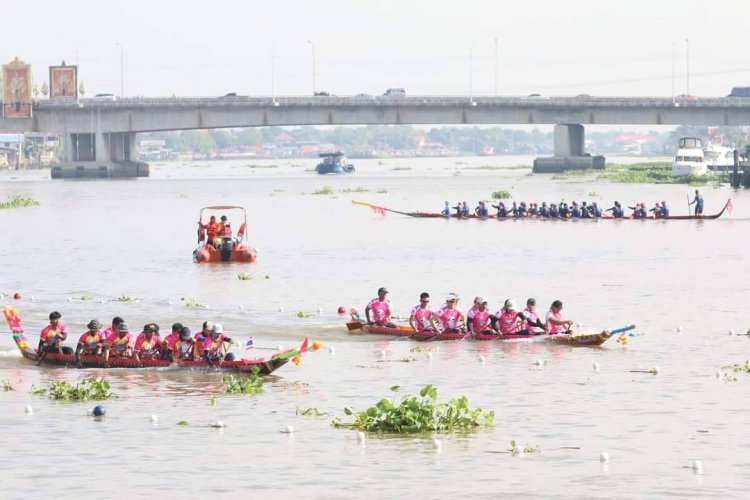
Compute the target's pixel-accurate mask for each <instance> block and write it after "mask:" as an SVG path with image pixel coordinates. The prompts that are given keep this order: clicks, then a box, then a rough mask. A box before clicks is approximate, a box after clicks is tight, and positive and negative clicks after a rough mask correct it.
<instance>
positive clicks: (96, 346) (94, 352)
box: [76, 319, 107, 367]
mask: <svg viewBox="0 0 750 500" xmlns="http://www.w3.org/2000/svg"><path fill="white" fill-rule="evenodd" d="M101 327H102V324H101V323H100V322H99V321H98V320H95V319H92V320H91V321H89V324H88V325H86V328H88V330H86V331H85V332H84V333H83V335H81V337H80V338H79V339H78V345H77V346H76V363H77V364H78V366H79V367H80V366H81V354H83V355H84V356H101V355H103V354H104V350H105V349H106V348H107V340H106V338H105V337H104V334H103V333H102V331H101Z"/></svg>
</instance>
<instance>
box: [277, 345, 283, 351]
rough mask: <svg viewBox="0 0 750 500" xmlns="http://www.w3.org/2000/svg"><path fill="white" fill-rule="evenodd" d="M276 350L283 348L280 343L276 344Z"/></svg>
mask: <svg viewBox="0 0 750 500" xmlns="http://www.w3.org/2000/svg"><path fill="white" fill-rule="evenodd" d="M276 350H277V351H283V350H284V346H283V345H281V344H279V345H277V346H276Z"/></svg>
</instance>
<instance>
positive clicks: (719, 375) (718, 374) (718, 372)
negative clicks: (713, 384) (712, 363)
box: [716, 369, 724, 378]
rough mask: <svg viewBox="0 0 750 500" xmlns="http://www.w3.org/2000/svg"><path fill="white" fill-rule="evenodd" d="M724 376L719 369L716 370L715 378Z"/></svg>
mask: <svg viewBox="0 0 750 500" xmlns="http://www.w3.org/2000/svg"><path fill="white" fill-rule="evenodd" d="M723 376H724V372H723V371H721V369H719V370H716V378H722V377H723Z"/></svg>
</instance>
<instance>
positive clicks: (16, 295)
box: [13, 292, 21, 300]
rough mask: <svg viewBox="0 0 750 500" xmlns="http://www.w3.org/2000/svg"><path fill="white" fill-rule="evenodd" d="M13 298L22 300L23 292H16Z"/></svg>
mask: <svg viewBox="0 0 750 500" xmlns="http://www.w3.org/2000/svg"><path fill="white" fill-rule="evenodd" d="M13 298H14V299H16V300H21V292H16V293H14V294H13Z"/></svg>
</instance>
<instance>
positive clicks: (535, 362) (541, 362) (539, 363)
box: [534, 359, 545, 368]
mask: <svg viewBox="0 0 750 500" xmlns="http://www.w3.org/2000/svg"><path fill="white" fill-rule="evenodd" d="M534 364H535V365H536V366H538V367H539V368H544V364H545V361H544V360H543V359H537V360H536V361H534Z"/></svg>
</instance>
